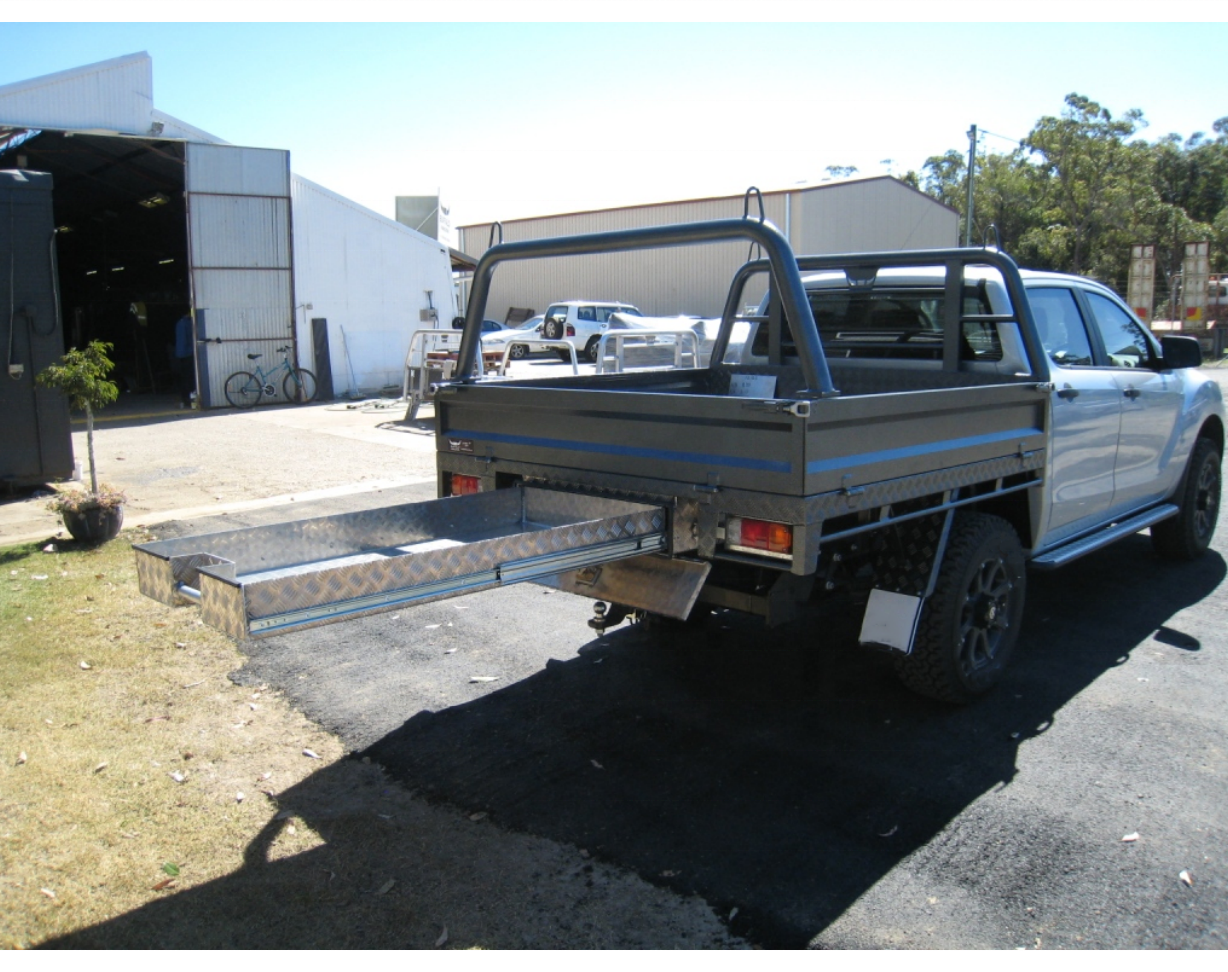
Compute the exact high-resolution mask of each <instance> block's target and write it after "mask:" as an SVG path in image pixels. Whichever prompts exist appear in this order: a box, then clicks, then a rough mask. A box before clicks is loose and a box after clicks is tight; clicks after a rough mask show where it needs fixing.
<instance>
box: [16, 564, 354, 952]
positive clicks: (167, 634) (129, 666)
mask: <svg viewBox="0 0 1228 972" xmlns="http://www.w3.org/2000/svg"><path fill="white" fill-rule="evenodd" d="M72 546H73V545H71V544H62V545H61V547H62V549H60V550H57V551H56V552H54V553H46V552H43V551H42V550H41V549H40V547H39V546H38V545H29V546H25V547H15V548H10V549H8V550H5V551H0V570H2V572H3V573H2V575H0V711H2V712H3V715H0V757H2V758H0V794H2V795H0V897H3V898H4V900H5V902H6V905H5V907H4V909H3V913H2V914H0V944H2V945H4V946H7V947H14V946H16V947H28V946H30V945H32V944H37V943H40V942H44V941H47V940H48V939H52V938H55V937H57V936H60V935H64V934H65V933H69V932H73V931H76V930H79V929H82V928H86V927H89V926H92V925H95V924H97V923H99V922H101V921H104V920H106V919H109V918H112V917H114V916H116V915H120V914H124V913H127V912H130V911H132V910H133V909H135V908H139V907H140V906H142V905H144V904H146V903H148V902H150V901H151V900H154V899H156V898H159V897H164V896H167V895H170V894H174V893H175V892H177V891H180V890H183V889H187V888H191V887H194V886H198V885H201V884H202V883H205V882H209V881H211V880H215V879H217V878H220V877H222V876H224V875H226V874H229V873H232V872H234V871H235V869H236V868H238V867H240V866H241V865H242V864H243V863H244V854H245V852H246V851H247V850H248V848H249V846H250V845H251V843H252V841H253V840H254V839H255V838H256V837H257V836H258V835H259V834H260V833H261V831H262V830H264V829H265V828H267V827H268V825H269V824H270V823H271V822H272V821H273V818H274V817H275V816H276V815H277V813H278V802H277V800H276V794H277V793H279V792H280V791H283V790H285V789H286V788H288V787H291V786H293V785H295V784H297V783H299V782H301V781H302V780H303V779H304V778H305V777H307V776H308V775H309V774H310V773H312V772H313V771H317V770H319V769H320V768H321V765H322V763H321V761H316V760H313V759H310V758H308V757H304V756H303V755H302V753H303V750H304V749H311V750H313V751H314V752H316V753H317V754H319V756H321V757H322V761H323V762H327V763H331V762H333V761H335V760H336V759H338V757H340V756H341V755H342V753H341V747H340V745H339V743H338V742H337V741H336V740H334V739H332V738H330V737H329V736H327V735H326V734H324V733H322V732H320V731H319V730H317V729H315V728H314V727H312V726H311V725H310V724H309V723H308V722H307V721H306V720H305V719H303V718H302V717H301V716H299V715H298V714H297V713H294V712H292V711H291V710H290V709H289V708H288V707H287V706H285V705H284V704H282V703H280V701H279V700H278V699H276V698H272V697H270V696H269V695H268V694H267V692H266V693H261V692H259V691H254V690H253V689H251V688H243V687H240V686H238V685H235V684H233V683H232V682H231V681H230V680H229V679H228V677H227V676H228V674H229V673H230V672H232V671H234V670H235V669H237V668H238V667H239V666H240V664H241V661H242V659H241V657H240V655H239V654H238V652H237V651H236V650H235V647H234V646H233V645H232V644H231V643H229V642H228V641H226V640H225V639H224V638H223V637H221V636H220V635H218V634H217V633H215V632H213V631H210V630H208V629H206V628H205V627H203V626H202V625H201V623H200V621H199V620H198V619H197V617H196V613H195V612H193V611H189V610H177V609H170V608H167V607H165V606H163V605H160V604H157V603H155V602H153V601H150V600H148V599H146V598H143V597H141V596H140V595H139V593H138V592H137V590H136V584H135V570H134V567H133V557H132V553H131V551H130V550H129V548H128V545H127V544H126V543H123V542H120V541H117V542H114V543H111V544H108V545H106V546H105V547H103V548H101V549H95V550H90V549H72ZM172 774H178V775H179V776H180V777H182V778H183V782H178V781H177V780H176V779H175V778H174V777H173V776H172ZM262 791H263V792H262ZM239 794H242V795H243V796H242V799H240V796H239ZM278 823H284V822H283V821H279V822H278ZM278 829H279V830H280V831H282V832H281V833H279V834H278V836H277V839H276V841H275V849H274V850H273V853H272V856H273V857H274V858H276V857H284V856H286V855H288V854H294V853H299V852H302V851H305V850H308V849H310V848H311V847H312V846H314V845H318V844H319V843H320V839H319V837H318V836H316V835H315V834H314V833H313V832H312V831H311V830H310V829H309V828H307V827H305V826H298V827H294V826H293V825H290V826H281V827H279V828H278ZM291 830H292V831H293V832H290V831H291ZM172 875H174V876H173V878H172ZM168 882H169V883H168ZM155 889H156V890H155Z"/></svg>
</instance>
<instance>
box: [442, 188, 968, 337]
mask: <svg viewBox="0 0 1228 972" xmlns="http://www.w3.org/2000/svg"><path fill="white" fill-rule="evenodd" d="M763 204H764V213H765V215H766V217H767V219H768V220H769V221H770V222H772V223H773V224H775V225H776V226H777V227H778V228H779V229H781V230H782V231H784V232H786V233H787V235H788V237H789V240H790V242H791V243H792V245H793V248H794V250H795V251H796V252H798V253H840V252H850V251H855V250H883V249H925V248H930V247H945V246H954V245H956V243H957V240H958V234H959V216H958V214H957V213H956V212H955V211H954V210H953V209H950V208H949V207H947V206H944V205H942V204H941V203H939V202H937V201H935V200H933V199H931V198H930V197H928V196H926V195H924V194H922V193H920V192H917V191H916V190H915V189H912V188H911V187H909V186H907V185H905V184H904V183H902V182H900V181H898V180H896V179H893V178H890V177H888V176H882V177H877V178H871V179H858V180H850V181H848V182H839V183H833V184H831V185H824V186H814V187H807V188H804V189H796V190H782V191H779V192H766V193H764V194H763ZM743 211H744V197H743V196H724V197H718V198H713V199H691V200H683V201H679V202H670V203H658V204H653V205H646V206H630V207H624V208H619V209H604V210H596V211H593V212H586V213H567V214H564V215H559V216H543V217H539V218H535V219H522V220H513V221H510V222H507V223H504V224H503V239H504V240H505V241H506V242H509V243H511V242H516V241H520V240H531V239H543V238H546V237H553V236H575V235H579V234H583V233H596V232H603V231H607V230H619V229H633V228H637V227H643V226H661V225H668V224H673V223H690V222H697V221H701V220H710V219H727V218H731V217H741V216H742V214H743ZM751 213H752V215H758V204H757V202H755V201H752V204H751ZM490 226H491V224H489V223H483V224H477V225H472V226H462V227H461V228H460V249H461V250H462V251H464V252H465V253H469V254H471V255H473V256H474V257H480V256H481V255H482V254H483V253H485V252H486V250H487V249H488V243H489V239H490ZM747 256H748V247H747V246H746V245H745V244H742V243H721V244H712V245H709V246H704V247H685V248H681V249H667V250H657V251H653V252H632V253H617V254H606V255H601V256H596V257H556V258H553V259H546V260H536V261H533V262H524V263H514V264H504V265H502V266H500V267H499V268H498V269H497V270H496V271H495V276H494V279H493V281H492V285H491V291H490V300H489V301H488V304H487V308H486V315H487V316H488V317H495V318H500V317H502V315H503V314H504V313H506V310H507V308H509V307H535V308H537V309H539V310H540V309H542V308H544V307H546V306H547V305H548V304H549V303H551V302H553V301H558V300H566V299H570V298H592V299H595V300H622V301H627V302H629V303H632V304H635V305H636V306H637V307H639V308H640V310H642V311H644V312H645V313H646V314H653V315H662V316H667V315H673V314H700V315H703V316H705V317H708V316H715V315H717V314H719V313H720V311H721V308H722V306H723V304H724V300H725V293H726V290H727V288H728V285H729V281H730V278H731V277H732V276H733V273H734V271H736V270H737V268H738V267H739V266H741V265H742V263H744V262H745V261H746V259H747ZM761 293H762V288H761V287H760V288H758V290H757V291H756V290H755V289H754V288H753V287H748V288H747V294H746V296H747V299H748V300H753V299H757V297H758V296H759V294H761Z"/></svg>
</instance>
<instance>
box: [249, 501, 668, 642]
mask: <svg viewBox="0 0 1228 972" xmlns="http://www.w3.org/2000/svg"><path fill="white" fill-rule="evenodd" d="M557 495H558V496H560V497H565V496H566V494H557ZM580 499H581V500H583V501H584V502H582V503H578V504H577V503H571V504H568V503H564V504H563V505H564V506H565V507H566V508H568V509H571V510H573V511H574V510H576V509H578V508H580V507H589V508H591V507H592V505H593V502H592V498H591V497H581V498H580ZM622 505H626V504H622ZM547 506H549V504H547ZM538 512H539V513H543V512H544V510H538ZM664 529H665V515H664V512H663V511H661V510H658V509H649V510H643V511H641V512H637V513H632V514H629V515H623V516H614V517H607V518H605V519H600V520H589V521H585V522H581V523H567V524H564V525H562V526H557V527H548V528H545V529H536V530H530V531H527V532H522V533H515V534H513V535H510V536H502V537H495V538H491V539H487V540H478V541H475V542H472V543H466V544H463V545H459V546H453V547H446V548H443V549H440V550H428V551H422V552H410V553H401V554H399V555H395V556H380V557H376V558H373V559H370V560H366V561H364V562H360V563H349V564H345V565H343V566H338V567H332V568H324V569H319V570H307V571H302V572H294V573H290V574H288V575H285V576H277V577H271V578H269V579H262V580H255V579H253V580H250V581H246V582H244V591H245V593H246V596H247V614H248V617H249V618H252V619H258V618H264V617H270V616H273V615H279V614H284V613H287V612H290V611H296V610H302V609H304V608H310V607H318V606H320V605H325V604H335V603H338V602H340V601H348V600H353V599H355V598H360V597H365V596H367V595H370V594H381V593H386V592H389V591H399V590H406V589H409V588H415V587H422V586H425V585H428V584H433V583H438V582H442V581H448V580H452V579H455V578H460V577H465V576H468V575H472V574H481V573H483V572H487V571H493V570H496V569H497V568H499V567H500V566H503V565H505V564H509V563H514V562H516V561H520V560H529V559H532V558H534V557H541V556H544V555H547V554H555V553H561V552H563V551H569V550H578V549H581V548H585V547H594V546H600V545H602V544H606V543H610V542H613V541H616V540H623V539H627V538H631V537H642V536H650V535H653V534H659V533H661V532H662V531H663V530H664ZM240 581H243V577H240Z"/></svg>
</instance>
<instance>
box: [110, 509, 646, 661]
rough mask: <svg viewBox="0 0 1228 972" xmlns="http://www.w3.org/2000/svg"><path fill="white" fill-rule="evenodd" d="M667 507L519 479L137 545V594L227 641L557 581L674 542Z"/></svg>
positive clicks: (637, 555)
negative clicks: (179, 611) (180, 611)
mask: <svg viewBox="0 0 1228 972" xmlns="http://www.w3.org/2000/svg"><path fill="white" fill-rule="evenodd" d="M667 521H668V517H667V515H666V511H665V510H664V509H663V508H661V507H655V506H645V505H642V504H639V503H629V502H625V501H622V500H612V499H604V498H601V497H595V496H583V495H578V494H575V493H564V492H558V491H554V490H548V489H537V488H532V487H523V486H517V487H513V488H510V489H499V490H493V491H490V492H485V493H473V494H471V495H468V496H453V497H448V498H446V499H440V500H429V501H427V502H424V503H410V504H406V505H403V506H394V507H389V508H387V509H379V510H369V511H364V512H359V513H343V514H338V515H334V516H324V517H317V518H314V519H307V520H296V521H294V522H291V523H283V524H277V525H275V526H267V527H252V528H249V529H242V530H230V531H226V532H224V533H214V534H206V535H204V536H198V537H181V538H179V539H175V540H159V541H154V542H152V543H143V544H137V545H135V547H134V549H135V551H136V557H137V580H138V582H139V585H140V589H141V593H142V594H145V595H146V596H148V597H152V598H154V599H155V600H158V601H162V602H163V603H165V604H178V603H182V602H183V601H184V600H187V601H195V602H196V603H198V604H199V605H200V608H201V617H202V619H203V620H204V621H205V623H206V624H209V625H212V626H213V627H216V628H220V629H221V630H222V631H224V632H226V634H228V635H230V636H231V637H232V638H239V639H241V638H249V637H262V636H265V635H270V634H275V633H277V632H280V631H286V630H288V629H293V628H301V627H306V626H312V625H319V624H327V623H329V622H331V621H340V620H343V619H346V618H351V617H357V616H360V615H365V614H373V613H376V612H379V611H388V610H392V609H393V608H396V607H399V606H402V605H405V604H410V603H415V602H422V601H427V600H440V599H442V598H446V597H455V596H456V595H458V594H465V593H468V592H471V591H478V590H485V589H487V588H491V587H497V586H500V585H503V584H514V583H517V582H520V581H527V580H536V579H539V578H543V577H550V576H552V575H556V574H559V573H560V572H563V571H571V570H576V569H579V568H584V567H592V566H596V565H600V564H607V563H611V562H613V561H617V560H622V559H624V558H629V557H639V556H641V555H644V554H650V553H656V552H660V551H664V550H666V549H667V541H666V535H667V534H666V530H667V526H668V522H667Z"/></svg>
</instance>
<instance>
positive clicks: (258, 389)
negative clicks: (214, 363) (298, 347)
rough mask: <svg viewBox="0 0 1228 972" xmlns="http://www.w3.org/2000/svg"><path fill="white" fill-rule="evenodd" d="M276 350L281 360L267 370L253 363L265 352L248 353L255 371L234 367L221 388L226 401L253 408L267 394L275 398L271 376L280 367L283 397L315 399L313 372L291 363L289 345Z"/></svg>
mask: <svg viewBox="0 0 1228 972" xmlns="http://www.w3.org/2000/svg"><path fill="white" fill-rule="evenodd" d="M277 350H278V352H279V353H280V354H281V356H282V357H281V364H279V365H277V366H276V367H275V368H271V369H270V370H268V371H265V370H264V369H263V368H261V367H260V365H258V364H256V361H257V360H258V359H260V358H262V357H264V355H262V354H249V355H248V356H247V359H248V360H249V361H251V362H252V365H253V367H254V368H255V369H256V373H255V374H254V375H253V374H252V373H251V372H250V371H236V372H235V373H234V374H233V375H231V376H230V377H229V378H227V379H226V384H225V385H224V386H223V389H222V390H223V391H224V392H225V393H226V401H228V402H230V404H231V405H233V406H234V407H235V408H255V407H256V406H257V405H258V404H259V403H260V399H262V398H264V397H265V396H266V395H267V396H268V397H269V398H274V397H275V396H276V395H277V388H276V386H275V385H274V384H273V379H274V378H276V377H277V375H278V373H279V372H282V371H284V372H285V377H283V378H282V380H281V390H282V394H283V395H285V397H286V401H288V402H295V403H296V404H299V405H304V404H306V403H307V402H310V401H311V400H312V399H314V398H315V397H316V376H315V375H313V374H312V373H311V372H310V371H308V370H307V369H306V368H295V367H293V366H292V365H291V364H290V350H291V349H290V345H288V344H287V345H286V346H285V347H282V348H278V349H277Z"/></svg>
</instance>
